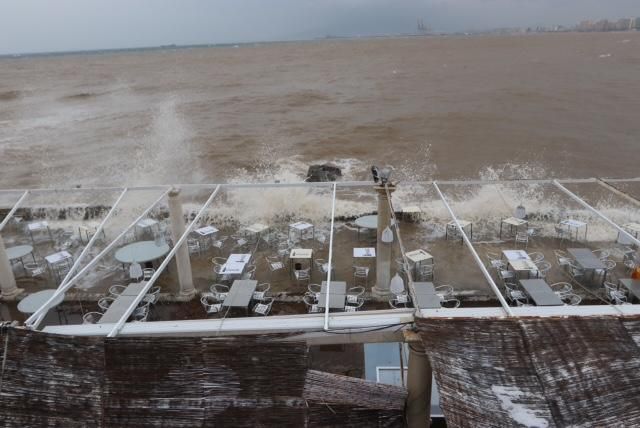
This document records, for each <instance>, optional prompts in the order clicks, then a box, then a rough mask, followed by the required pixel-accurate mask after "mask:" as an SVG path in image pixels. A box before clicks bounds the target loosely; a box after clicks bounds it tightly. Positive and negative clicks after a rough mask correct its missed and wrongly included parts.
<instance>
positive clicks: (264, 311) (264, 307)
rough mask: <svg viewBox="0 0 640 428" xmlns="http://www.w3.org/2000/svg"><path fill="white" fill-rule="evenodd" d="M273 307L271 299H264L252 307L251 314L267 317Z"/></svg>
mask: <svg viewBox="0 0 640 428" xmlns="http://www.w3.org/2000/svg"><path fill="white" fill-rule="evenodd" d="M272 306H273V297H266V298H265V299H264V300H262V302H260V303H258V304H256V305H255V306H254V307H253V313H254V314H257V315H263V316H267V315H269V312H271V307H272Z"/></svg>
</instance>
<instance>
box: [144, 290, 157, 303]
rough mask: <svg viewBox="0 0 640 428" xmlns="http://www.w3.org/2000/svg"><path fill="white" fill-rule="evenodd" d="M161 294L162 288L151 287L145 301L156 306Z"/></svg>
mask: <svg viewBox="0 0 640 428" xmlns="http://www.w3.org/2000/svg"><path fill="white" fill-rule="evenodd" d="M159 294H160V287H151V289H150V290H149V291H147V294H146V295H145V296H144V298H143V300H144V301H145V302H149V303H151V304H152V305H155V304H156V302H157V301H158V295H159Z"/></svg>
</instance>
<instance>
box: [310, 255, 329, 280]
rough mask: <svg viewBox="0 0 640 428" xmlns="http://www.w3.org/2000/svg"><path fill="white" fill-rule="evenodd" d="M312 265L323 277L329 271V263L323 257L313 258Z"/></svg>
mask: <svg viewBox="0 0 640 428" xmlns="http://www.w3.org/2000/svg"><path fill="white" fill-rule="evenodd" d="M313 265H314V266H315V267H316V271H317V272H319V273H320V275H321V277H322V278H325V276H326V275H327V273H329V263H327V261H326V260H325V259H315V260H314V261H313Z"/></svg>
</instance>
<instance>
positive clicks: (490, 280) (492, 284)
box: [433, 181, 513, 316]
mask: <svg viewBox="0 0 640 428" xmlns="http://www.w3.org/2000/svg"><path fill="white" fill-rule="evenodd" d="M433 187H435V189H436V192H438V195H439V196H440V199H442V203H443V204H444V206H445V207H446V208H447V211H449V214H450V215H451V218H452V219H453V221H454V223H455V224H456V227H457V228H458V231H459V232H460V234H461V235H462V239H463V240H464V243H465V244H466V245H467V248H469V251H471V255H472V256H473V258H474V259H475V261H476V263H477V264H478V267H479V268H480V271H482V274H483V275H484V277H485V279H486V280H487V282H488V283H489V286H490V287H491V289H492V290H493V293H494V294H495V295H496V297H497V298H498V300H499V301H500V304H501V305H502V308H503V309H504V311H505V312H506V313H507V314H508V315H509V316H512V315H513V312H512V309H511V307H510V306H509V304H508V303H507V302H506V300H504V297H503V296H502V293H501V292H500V289H499V288H498V286H497V285H496V283H495V282H494V281H493V278H492V277H491V274H490V273H489V271H488V270H487V268H486V267H485V266H484V263H482V260H481V259H480V256H479V255H478V253H477V252H476V249H475V248H474V246H473V244H472V243H471V240H470V239H469V237H468V236H467V234H466V233H465V231H464V229H463V228H462V226H460V223H459V222H458V218H457V217H456V215H455V213H454V212H453V210H452V209H451V207H450V206H449V203H448V202H447V199H446V198H445V196H444V194H443V193H442V192H441V191H440V188H439V187H438V184H437V183H436V182H435V181H434V182H433Z"/></svg>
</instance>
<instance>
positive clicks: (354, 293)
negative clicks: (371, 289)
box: [347, 287, 365, 306]
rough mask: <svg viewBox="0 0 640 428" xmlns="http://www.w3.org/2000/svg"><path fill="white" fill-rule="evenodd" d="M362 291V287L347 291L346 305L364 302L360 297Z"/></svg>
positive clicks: (363, 289)
mask: <svg viewBox="0 0 640 428" xmlns="http://www.w3.org/2000/svg"><path fill="white" fill-rule="evenodd" d="M364 291H365V288H364V287H351V288H350V289H349V290H348V291H347V305H357V304H358V302H359V301H360V300H361V299H362V300H363V301H364V298H363V297H362V295H363V294H364ZM360 306H362V305H360Z"/></svg>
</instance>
